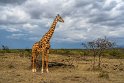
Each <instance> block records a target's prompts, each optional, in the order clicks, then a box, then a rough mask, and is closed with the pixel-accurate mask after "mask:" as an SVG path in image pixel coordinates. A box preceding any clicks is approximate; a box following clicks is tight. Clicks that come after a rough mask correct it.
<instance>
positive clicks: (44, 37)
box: [41, 18, 58, 42]
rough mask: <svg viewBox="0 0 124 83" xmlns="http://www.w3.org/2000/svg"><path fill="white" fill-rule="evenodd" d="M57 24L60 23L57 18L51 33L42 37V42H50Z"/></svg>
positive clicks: (50, 30)
mask: <svg viewBox="0 0 124 83" xmlns="http://www.w3.org/2000/svg"><path fill="white" fill-rule="evenodd" d="M57 22H58V20H57V18H55V19H54V21H53V23H52V25H51V27H50V29H49V31H48V32H47V33H46V34H45V35H44V36H43V37H42V39H41V41H43V40H45V41H46V42H49V41H50V39H51V37H52V35H53V33H54V30H55V27H56V24H57Z"/></svg>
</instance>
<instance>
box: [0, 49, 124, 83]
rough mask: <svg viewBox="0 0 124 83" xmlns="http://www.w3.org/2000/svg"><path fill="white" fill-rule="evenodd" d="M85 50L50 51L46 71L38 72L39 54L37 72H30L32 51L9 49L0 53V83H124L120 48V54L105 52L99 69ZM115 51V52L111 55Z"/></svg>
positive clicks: (123, 63) (123, 68) (38, 64)
mask: <svg viewBox="0 0 124 83" xmlns="http://www.w3.org/2000/svg"><path fill="white" fill-rule="evenodd" d="M84 51H86V50H75V49H74V50H67V49H61V50H51V52H50V55H49V73H45V72H44V73H43V74H41V72H40V69H41V68H40V67H41V56H39V57H38V60H39V61H38V62H37V72H36V73H33V72H32V71H31V50H28V49H26V50H9V51H7V52H4V51H1V53H0V83H124V59H123V52H124V51H123V49H121V52H120V54H119V53H112V51H106V52H105V53H104V54H105V56H103V57H102V60H101V67H100V68H98V67H97V64H98V57H96V60H95V61H96V64H95V68H94V69H93V65H92V64H93V57H92V56H91V55H92V54H88V55H85V56H84ZM112 54H118V55H112Z"/></svg>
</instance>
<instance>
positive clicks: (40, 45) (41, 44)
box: [32, 14, 64, 73]
mask: <svg viewBox="0 0 124 83" xmlns="http://www.w3.org/2000/svg"><path fill="white" fill-rule="evenodd" d="M58 21H59V22H63V23H64V20H63V19H62V17H61V16H60V15H59V14H57V16H56V18H55V19H54V21H53V23H52V25H51V27H50V29H49V31H48V32H47V33H46V34H45V35H44V36H43V37H42V38H41V39H40V41H38V42H36V43H35V44H34V45H33V46H32V72H36V61H37V60H36V59H37V56H38V54H40V53H41V54H42V69H41V73H43V69H44V62H46V72H47V73H48V72H49V71H48V53H49V49H50V39H51V37H52V35H53V33H54V30H55V27H56V24H57V22H58ZM44 59H46V60H44Z"/></svg>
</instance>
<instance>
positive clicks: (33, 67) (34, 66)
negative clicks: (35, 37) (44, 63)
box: [32, 52, 36, 72]
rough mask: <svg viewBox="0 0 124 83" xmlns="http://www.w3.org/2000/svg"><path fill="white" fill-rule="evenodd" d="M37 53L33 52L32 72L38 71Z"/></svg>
mask: <svg viewBox="0 0 124 83" xmlns="http://www.w3.org/2000/svg"><path fill="white" fill-rule="evenodd" d="M35 56H36V55H35V53H34V52H32V72H36V63H35Z"/></svg>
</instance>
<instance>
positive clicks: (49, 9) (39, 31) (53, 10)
mask: <svg viewBox="0 0 124 83" xmlns="http://www.w3.org/2000/svg"><path fill="white" fill-rule="evenodd" d="M58 13H59V14H60V15H61V16H62V18H63V19H64V21H65V22H64V23H60V22H58V23H57V26H56V30H55V32H54V35H53V37H52V39H51V47H52V48H81V47H82V46H81V43H82V42H87V41H92V40H95V39H97V38H104V37H105V36H107V37H108V38H109V39H110V40H111V41H115V42H116V43H117V45H118V46H121V47H123V46H124V43H123V42H124V16H123V15H124V1H123V0H0V15H1V17H0V45H7V46H8V47H9V48H31V47H32V45H33V44H34V43H35V42H36V41H39V40H40V39H41V38H42V36H43V35H44V34H45V33H46V32H47V31H48V30H49V28H50V26H51V24H52V22H53V20H54V18H55V16H56V15H57V14H58Z"/></svg>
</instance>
